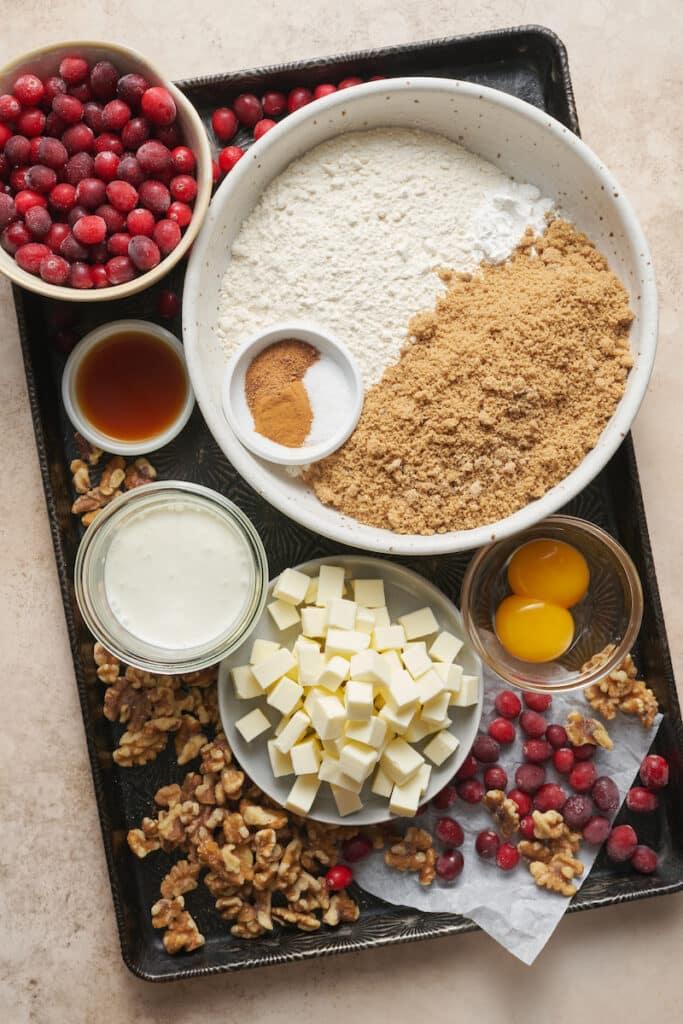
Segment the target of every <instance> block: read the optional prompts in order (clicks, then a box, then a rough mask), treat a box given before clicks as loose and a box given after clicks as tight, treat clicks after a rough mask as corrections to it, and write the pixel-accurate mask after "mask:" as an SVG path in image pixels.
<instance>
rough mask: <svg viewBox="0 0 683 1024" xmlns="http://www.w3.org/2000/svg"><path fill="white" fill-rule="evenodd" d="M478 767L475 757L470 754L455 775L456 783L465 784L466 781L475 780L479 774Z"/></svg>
mask: <svg viewBox="0 0 683 1024" xmlns="http://www.w3.org/2000/svg"><path fill="white" fill-rule="evenodd" d="M478 767H479V766H478V765H477V762H476V760H475V758H474V756H473V755H472V754H471V753H470V754H468V755H467V757H466V758H465V760H464V761H463V763H462V764H461V765H460V767H459V768H458V770H457V772H456V773H455V781H456V782H464V781H465V780H466V779H473V778H474V776H475V775H476V774H477V769H478Z"/></svg>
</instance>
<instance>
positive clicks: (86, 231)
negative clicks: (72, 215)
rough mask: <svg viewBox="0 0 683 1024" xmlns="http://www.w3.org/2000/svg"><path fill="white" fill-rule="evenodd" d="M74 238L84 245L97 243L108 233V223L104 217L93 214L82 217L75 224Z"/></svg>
mask: <svg viewBox="0 0 683 1024" xmlns="http://www.w3.org/2000/svg"><path fill="white" fill-rule="evenodd" d="M73 233H74V238H75V239H76V241H78V242H80V243H81V244H82V245H97V244H98V243H99V242H103V241H104V239H105V237H106V234H107V225H106V224H105V222H104V220H103V218H102V217H98V216H97V215H96V214H92V215H91V216H88V217H81V218H80V220H78V221H76V223H75V224H74V226H73Z"/></svg>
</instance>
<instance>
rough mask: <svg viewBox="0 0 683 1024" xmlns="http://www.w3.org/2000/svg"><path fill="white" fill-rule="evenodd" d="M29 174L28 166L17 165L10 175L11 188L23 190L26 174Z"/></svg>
mask: <svg viewBox="0 0 683 1024" xmlns="http://www.w3.org/2000/svg"><path fill="white" fill-rule="evenodd" d="M27 174H28V167H15V168H14V170H13V171H12V172H11V174H10V176H9V183H10V189H14V191H15V192H23V190H24V189H25V188H27V187H28V186H27V185H26V175H27Z"/></svg>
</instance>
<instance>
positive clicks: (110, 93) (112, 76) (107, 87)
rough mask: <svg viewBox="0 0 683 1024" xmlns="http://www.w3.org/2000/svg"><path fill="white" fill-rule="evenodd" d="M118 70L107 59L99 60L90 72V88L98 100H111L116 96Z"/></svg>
mask: <svg viewBox="0 0 683 1024" xmlns="http://www.w3.org/2000/svg"><path fill="white" fill-rule="evenodd" d="M118 80H119V72H118V70H117V68H115V67H114V65H113V64H112V62H111V61H109V60H99V61H98V62H97V64H95V65H94V67H93V69H92V71H91V72H90V88H91V89H92V92H93V96H96V97H97V99H98V100H104V101H105V102H106V100H111V99H113V97H114V96H116V83H117V82H118Z"/></svg>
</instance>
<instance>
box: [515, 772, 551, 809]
mask: <svg viewBox="0 0 683 1024" xmlns="http://www.w3.org/2000/svg"><path fill="white" fill-rule="evenodd" d="M543 778H545V772H544V773H543ZM508 796H509V798H510V799H511V800H513V801H514V803H516V804H517V810H518V811H519V813H520V816H522V817H526V816H527V815H530V814H531V810H532V807H533V804H532V802H531V797H530V796H529V794H528V793H525V792H523V791H522V790H521V789H511V790H510V792H509V793H508Z"/></svg>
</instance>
